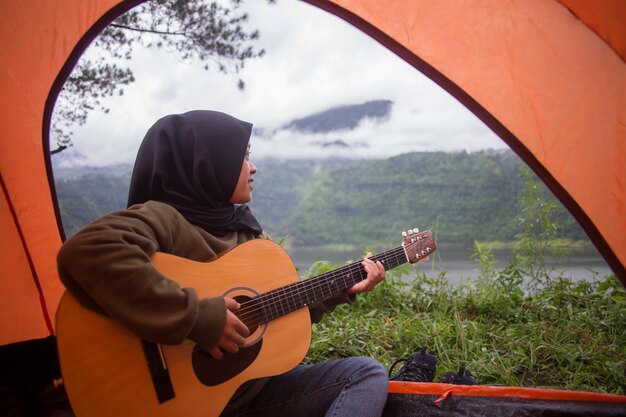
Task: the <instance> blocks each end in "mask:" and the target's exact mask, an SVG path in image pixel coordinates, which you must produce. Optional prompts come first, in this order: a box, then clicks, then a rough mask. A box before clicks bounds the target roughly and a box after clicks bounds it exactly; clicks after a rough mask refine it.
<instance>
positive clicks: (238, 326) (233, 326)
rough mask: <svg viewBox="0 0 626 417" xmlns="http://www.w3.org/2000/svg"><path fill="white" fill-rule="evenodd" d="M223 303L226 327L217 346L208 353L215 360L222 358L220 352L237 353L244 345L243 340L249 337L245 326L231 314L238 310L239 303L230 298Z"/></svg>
mask: <svg viewBox="0 0 626 417" xmlns="http://www.w3.org/2000/svg"><path fill="white" fill-rule="evenodd" d="M224 301H226V325H225V326H224V331H223V332H222V336H221V337H220V340H219V341H218V342H217V346H215V347H214V348H213V349H211V350H210V351H209V353H210V354H211V356H213V358H215V359H222V357H223V356H224V353H223V352H222V350H225V351H226V352H229V353H237V352H239V348H240V347H241V346H243V345H244V344H245V343H246V340H245V338H246V337H248V336H249V335H250V331H249V330H248V328H247V327H246V325H245V324H243V322H242V321H241V320H239V317H237V316H236V315H235V314H234V313H233V312H234V311H237V310H239V307H240V306H239V303H238V302H237V301H235V300H233V299H232V298H224ZM220 348H221V349H220Z"/></svg>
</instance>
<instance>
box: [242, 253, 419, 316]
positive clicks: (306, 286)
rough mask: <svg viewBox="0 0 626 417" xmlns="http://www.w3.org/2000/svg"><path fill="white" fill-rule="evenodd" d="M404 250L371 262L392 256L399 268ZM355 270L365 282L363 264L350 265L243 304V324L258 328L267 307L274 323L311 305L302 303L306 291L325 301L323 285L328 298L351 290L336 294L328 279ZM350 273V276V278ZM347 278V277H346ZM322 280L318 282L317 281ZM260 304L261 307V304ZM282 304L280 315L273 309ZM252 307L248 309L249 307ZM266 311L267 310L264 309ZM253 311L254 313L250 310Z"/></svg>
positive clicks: (383, 254)
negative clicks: (248, 322)
mask: <svg viewBox="0 0 626 417" xmlns="http://www.w3.org/2000/svg"><path fill="white" fill-rule="evenodd" d="M403 252H404V251H403V248H402V247H399V248H395V249H392V250H389V251H387V252H384V253H382V254H379V255H376V256H373V257H372V258H371V259H373V260H380V259H381V258H391V255H393V256H394V257H395V260H396V263H397V265H401V264H403V263H405V262H406V261H407V260H406V258H405V256H401V257H400V256H399V255H404V253H403ZM389 260H393V259H389ZM397 265H394V266H391V267H389V268H388V269H392V268H395V266H397ZM355 270H356V272H358V273H359V275H361V276H360V280H363V279H364V277H363V276H362V275H363V272H364V269H363V267H362V265H361V264H360V262H355V263H353V264H351V265H347V266H345V267H342V268H340V269H338V270H333V271H329V272H327V273H325V274H322V275H320V276H317V277H314V279H310V280H304V281H300V282H298V283H294V284H291V285H288V286H285V287H283V288H279V289H276V290H273V291H270V292H268V293H265V294H263V295H262V296H259V297H256V298H254V299H252V300H249V301H247V302H244V303H243V304H244V309H243V310H244V311H242V310H240V311H239V313H240V314H239V317H240V318H242V319H243V320H244V321H245V320H251V321H252V320H253V319H254V320H253V321H252V325H257V324H258V323H260V322H261V320H262V316H263V313H264V312H267V308H265V307H271V308H272V310H271V312H273V313H274V315H275V316H276V317H271V316H270V317H269V320H272V319H274V318H277V317H280V316H282V315H284V314H287V313H290V312H292V311H294V310H296V309H299V308H302V307H304V306H305V305H307V304H311V302H310V301H309V300H308V297H307V303H303V302H302V297H301V294H302V293H303V290H304V291H308V292H311V289H313V290H314V293H315V294H314V297H315V298H318V299H323V298H325V296H327V295H326V294H325V293H324V288H323V287H324V286H325V287H326V288H328V289H329V293H328V295H332V294H333V293H338V292H340V291H341V290H343V289H345V288H348V287H350V286H351V285H348V286H345V287H339V286H337V287H336V289H335V290H334V291H333V290H332V289H331V287H330V283H329V282H328V280H329V279H331V280H332V279H336V278H337V275H340V274H341V275H342V277H341V278H344V277H345V276H343V274H344V273H346V272H350V273H351V274H352V273H354V272H355ZM351 274H350V275H351ZM346 276H347V275H346ZM318 281H319V282H318ZM356 282H358V281H355V280H354V278H353V282H352V285H354V284H355V283H356ZM318 289H321V294H318V291H317V290H318ZM288 292H290V294H287V293H288ZM285 295H287V298H285ZM296 296H297V297H298V298H299V300H300V303H298V302H297V301H296V299H295V297H296ZM289 297H290V298H291V300H289ZM277 299H278V302H276V300H277ZM282 299H285V302H286V304H287V305H286V308H285V305H284V304H285V303H283V301H282ZM259 301H260V304H261V305H260V306H259V305H258V304H259ZM264 301H267V303H265V302H264ZM315 301H317V300H315ZM250 304H254V305H250ZM278 305H280V310H281V311H280V312H279V311H278V309H275V308H274V307H276V306H278ZM248 306H249V307H248ZM264 308H265V309H264ZM246 310H247V311H246ZM249 310H252V311H249ZM247 313H251V314H252V316H250V314H247ZM269 320H265V321H269Z"/></svg>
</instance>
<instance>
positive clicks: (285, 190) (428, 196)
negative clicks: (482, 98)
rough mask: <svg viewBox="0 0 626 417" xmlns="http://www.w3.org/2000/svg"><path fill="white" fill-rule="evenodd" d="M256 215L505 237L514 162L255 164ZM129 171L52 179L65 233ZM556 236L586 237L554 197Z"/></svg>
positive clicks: (333, 227) (358, 228)
mask: <svg viewBox="0 0 626 417" xmlns="http://www.w3.org/2000/svg"><path fill="white" fill-rule="evenodd" d="M256 164H257V167H258V170H259V171H258V173H257V175H256V176H255V192H254V201H253V202H252V204H251V206H252V209H253V211H254V213H255V214H256V216H257V217H258V218H259V220H260V221H261V224H263V225H264V227H265V228H266V230H268V231H269V232H270V233H271V234H272V235H273V237H274V238H281V237H283V236H289V237H290V239H289V240H290V242H291V244H293V245H294V246H320V245H354V244H357V245H375V244H384V245H388V244H395V243H396V241H397V236H398V233H400V232H401V231H402V230H406V229H407V228H413V227H419V228H420V229H433V230H434V231H435V232H436V235H437V241H438V243H439V244H440V245H442V244H464V245H466V244H471V243H472V242H473V241H474V240H481V241H494V240H498V241H512V240H513V238H514V236H515V234H516V233H519V232H520V230H521V228H520V224H519V220H518V219H519V217H520V207H519V203H518V200H519V191H520V189H521V181H522V178H521V177H520V175H519V168H520V166H521V164H522V162H521V160H520V159H519V158H518V157H517V156H516V155H515V154H513V153H512V152H497V153H496V152H483V153H478V154H467V153H464V152H462V153H453V154H451V153H443V152H434V153H433V152H419V153H410V154H404V155H400V156H397V157H394V158H389V159H384V160H359V161H321V160H317V161H313V160H311V161H256ZM129 178H130V173H129V172H128V173H127V174H125V175H119V174H117V175H113V174H108V173H92V174H89V175H85V176H80V177H76V178H66V179H62V180H60V181H58V182H57V195H58V198H59V203H60V206H61V212H62V216H63V221H64V226H65V229H66V232H67V234H68V235H70V234H72V233H74V232H75V231H76V230H77V229H78V228H79V227H80V226H82V225H83V224H85V223H87V222H88V221H91V220H93V219H95V218H96V217H98V216H100V215H102V214H104V213H106V212H108V211H112V210H116V209H120V208H123V207H124V206H125V204H126V193H127V189H128V182H129ZM556 216H557V220H558V222H559V223H560V224H561V226H562V227H563V228H562V230H561V236H562V237H566V238H570V239H575V240H578V239H586V236H585V234H584V232H583V231H582V229H581V228H580V226H579V225H578V224H577V223H576V222H575V221H574V219H573V218H572V217H571V215H570V214H569V212H567V211H566V210H565V209H564V208H563V207H562V206H561V205H560V204H559V208H558V210H557V211H556Z"/></svg>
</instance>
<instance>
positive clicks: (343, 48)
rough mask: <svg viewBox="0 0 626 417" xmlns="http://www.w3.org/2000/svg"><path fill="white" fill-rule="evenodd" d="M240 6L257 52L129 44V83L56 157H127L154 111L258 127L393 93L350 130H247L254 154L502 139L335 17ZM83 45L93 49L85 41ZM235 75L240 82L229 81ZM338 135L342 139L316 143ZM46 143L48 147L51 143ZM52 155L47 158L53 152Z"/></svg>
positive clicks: (105, 160)
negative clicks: (385, 108) (372, 116)
mask: <svg viewBox="0 0 626 417" xmlns="http://www.w3.org/2000/svg"><path fill="white" fill-rule="evenodd" d="M242 10H243V11H245V12H247V13H248V14H249V16H250V19H249V23H248V24H249V26H248V27H249V28H250V29H254V28H256V29H258V30H259V31H260V35H261V36H260V39H259V41H258V42H257V43H256V46H257V47H258V48H263V49H265V51H266V54H265V56H264V57H262V58H258V59H255V60H252V61H248V62H247V63H246V67H245V68H244V69H243V70H242V71H241V72H240V73H239V74H238V75H224V74H222V73H219V72H218V71H217V70H213V71H211V70H209V71H205V70H204V69H203V68H202V64H201V63H199V62H190V61H185V62H183V61H180V60H178V59H177V58H176V56H175V55H173V54H168V53H166V52H164V51H158V50H156V51H155V50H139V49H136V50H135V54H134V56H133V59H132V61H130V62H129V66H130V68H131V69H132V70H133V72H134V74H135V78H136V82H134V83H133V84H131V85H129V86H127V87H125V89H124V90H125V93H124V95H123V96H120V97H112V98H110V99H107V100H105V101H104V102H103V104H104V105H105V106H106V107H108V108H110V112H109V113H106V114H105V113H102V112H99V111H94V112H91V113H90V115H89V117H88V121H87V123H86V124H85V125H84V126H80V127H76V128H74V129H73V131H74V133H75V135H74V138H73V144H74V145H73V147H72V148H70V149H68V150H66V151H64V152H63V153H62V154H61V155H62V157H60V158H58V157H54V158H53V162H55V163H56V164H60V165H67V164H70V165H72V164H73V165H89V166H104V165H111V164H119V163H132V162H133V161H134V158H135V155H136V152H137V149H138V147H139V144H140V142H141V140H142V138H143V136H144V134H145V132H146V131H147V130H148V128H149V127H150V126H151V125H152V124H153V123H154V122H155V121H156V120H157V119H159V118H160V117H162V116H164V115H167V114H172V113H183V112H185V111H189V110H195V109H211V110H219V111H223V112H226V113H229V114H232V115H233V116H235V117H238V118H239V119H242V120H246V121H249V122H252V123H254V125H255V127H261V128H263V129H266V130H273V129H277V128H278V127H280V126H282V125H284V124H286V123H287V122H289V121H291V120H292V119H294V118H301V117H305V116H308V115H311V114H314V113H317V112H320V111H323V110H326V109H328V108H331V107H336V106H341V105H350V104H359V103H363V102H366V101H369V100H391V101H393V102H394V105H393V109H392V112H391V115H390V117H389V119H388V120H387V121H386V122H384V123H374V122H372V121H365V122H364V123H362V124H361V125H359V126H358V128H356V129H355V130H353V131H350V132H333V133H330V134H327V135H302V134H298V133H296V132H293V131H280V132H279V133H278V134H277V135H276V136H274V137H272V138H271V139H269V138H264V137H256V138H255V137H253V139H252V155H253V157H254V158H266V157H275V158H296V159H297V158H310V157H327V156H341V157H346V158H387V157H391V156H394V155H398V154H401V153H406V152H413V151H462V150H465V151H468V152H472V151H478V150H482V149H503V148H508V146H507V145H506V144H505V143H504V142H503V141H502V140H501V139H499V138H498V137H497V136H496V135H495V134H494V133H493V132H491V130H490V129H488V128H487V127H486V126H485V125H484V124H483V123H482V122H481V121H480V120H478V119H477V118H476V117H475V116H474V115H473V114H472V113H471V112H470V111H469V110H467V109H466V108H465V107H464V106H463V105H461V104H460V103H459V102H457V101H456V99H454V98H453V97H452V96H450V95H449V94H448V93H447V92H445V91H444V90H443V89H441V87H439V86H438V85H436V84H435V83H433V82H432V81H430V80H429V79H428V78H426V77H425V76H423V75H422V74H421V73H420V72H419V71H417V70H415V69H414V68H413V67H411V66H410V65H409V64H407V63H406V62H404V61H403V60H402V59H400V58H399V57H397V56H396V55H394V54H393V53H392V52H390V51H389V50H387V49H386V48H384V47H383V46H382V45H380V44H378V43H377V42H376V41H374V40H373V39H371V38H370V37H369V36H368V35H365V34H363V33H362V32H360V31H359V30H358V29H356V28H354V27H353V26H351V25H350V24H348V23H346V22H345V21H343V20H341V19H339V18H337V17H335V16H333V15H331V14H329V13H327V12H325V11H323V10H320V9H318V8H316V7H314V6H311V5H309V4H306V3H303V2H299V1H295V0H278V1H277V2H276V4H273V5H270V4H268V2H266V1H260V0H248V1H246V2H244V5H243V7H242ZM87 53H97V51H94V50H89V51H87ZM238 77H241V78H242V79H243V80H244V81H245V83H246V88H245V90H244V91H240V90H239V89H238V88H237V80H238ZM337 139H341V140H343V141H344V142H346V143H348V144H349V145H350V147H348V148H342V149H337V148H321V147H320V146H319V143H321V142H326V141H333V140H337ZM52 147H53V146H51V148H52ZM55 159H56V161H55Z"/></svg>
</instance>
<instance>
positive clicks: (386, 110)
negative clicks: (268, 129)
mask: <svg viewBox="0 0 626 417" xmlns="http://www.w3.org/2000/svg"><path fill="white" fill-rule="evenodd" d="M392 107H393V102H392V101H390V100H373V101H368V102H365V103H361V104H353V105H345V106H339V107H333V108H330V109H328V110H324V111H322V112H319V113H315V114H312V115H310V116H306V117H303V118H300V119H294V120H292V121H291V122H289V123H287V124H285V125H284V126H282V128H281V129H290V130H295V131H298V132H301V133H329V132H334V131H340V130H352V129H355V128H356V127H357V126H358V125H359V124H360V123H361V122H362V121H364V120H366V119H371V120H374V121H376V122H379V123H380V122H383V121H385V120H387V119H388V118H389V115H390V114H391V109H392Z"/></svg>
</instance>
